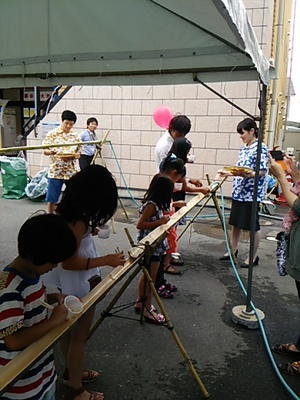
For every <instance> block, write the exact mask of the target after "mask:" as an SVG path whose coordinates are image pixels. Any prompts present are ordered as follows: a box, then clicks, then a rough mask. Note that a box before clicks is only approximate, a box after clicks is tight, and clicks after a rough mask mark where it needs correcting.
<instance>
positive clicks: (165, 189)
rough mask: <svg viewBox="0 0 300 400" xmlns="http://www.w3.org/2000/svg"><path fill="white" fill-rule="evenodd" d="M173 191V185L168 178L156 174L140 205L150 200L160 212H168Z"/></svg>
mask: <svg viewBox="0 0 300 400" xmlns="http://www.w3.org/2000/svg"><path fill="white" fill-rule="evenodd" d="M173 190H174V183H173V182H172V181H171V179H170V178H168V177H167V176H163V175H160V174H156V175H154V177H153V178H152V180H151V182H150V185H149V188H148V190H147V192H146V193H145V195H144V199H143V200H142V203H146V202H147V201H149V200H152V201H153V202H154V203H155V204H156V205H157V207H158V208H159V209H160V210H163V211H168V210H169V208H170V204H171V200H172V194H173Z"/></svg>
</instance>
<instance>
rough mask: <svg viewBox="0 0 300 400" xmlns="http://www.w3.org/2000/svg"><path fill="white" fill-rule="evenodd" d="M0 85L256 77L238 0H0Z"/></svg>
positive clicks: (258, 62)
mask: <svg viewBox="0 0 300 400" xmlns="http://www.w3.org/2000/svg"><path fill="white" fill-rule="evenodd" d="M0 35H1V36H0V37H1V38H2V40H1V46H0V88H12V87H32V86H40V87H44V86H56V85H70V86H71V85H143V84H147V85H148V84H174V83H180V84H183V83H192V82H193V81H194V80H195V78H196V77H197V78H198V79H200V80H202V81H205V82H214V81H231V80H232V81H237V80H257V79H259V77H260V78H261V80H262V81H263V82H264V83H265V84H268V83H269V79H270V77H269V63H268V61H267V59H266V58H265V57H264V55H263V53H262V51H261V49H260V47H259V45H258V43H257V40H256V37H255V34H254V32H253V29H252V27H251V25H250V23H249V21H248V18H247V15H246V10H245V8H244V5H243V2H242V1H241V0H72V1H70V0H26V1H24V0H1V4H0Z"/></svg>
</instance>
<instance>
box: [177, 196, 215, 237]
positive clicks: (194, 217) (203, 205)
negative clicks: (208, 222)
mask: <svg viewBox="0 0 300 400" xmlns="http://www.w3.org/2000/svg"><path fill="white" fill-rule="evenodd" d="M211 196H212V195H210V196H209V197H207V198H206V200H205V202H204V203H203V204H202V205H201V207H200V208H199V210H198V211H197V212H196V213H195V215H193V218H192V219H191V220H190V221H189V222H188V223H187V224H186V226H185V227H184V229H183V230H182V231H181V232H180V235H178V237H177V240H179V239H180V238H181V236H182V235H183V234H184V233H185V232H186V231H187V229H188V228H189V227H190V225H191V224H192V223H193V222H194V221H195V219H196V218H197V217H198V215H199V214H200V213H201V211H202V210H203V208H204V207H205V206H206V204H207V203H208V202H209V200H210V199H211Z"/></svg>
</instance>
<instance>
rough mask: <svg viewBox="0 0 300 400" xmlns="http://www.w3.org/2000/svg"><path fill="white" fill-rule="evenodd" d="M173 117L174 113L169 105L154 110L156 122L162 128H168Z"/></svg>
mask: <svg viewBox="0 0 300 400" xmlns="http://www.w3.org/2000/svg"><path fill="white" fill-rule="evenodd" d="M172 118H173V113H172V111H171V109H170V108H169V107H166V106H158V107H156V109H155V110H154V112H153V119H154V121H155V123H156V124H157V125H158V126H160V127H161V128H164V129H167V128H168V127H169V124H170V121H171V119H172Z"/></svg>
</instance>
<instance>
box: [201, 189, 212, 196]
mask: <svg viewBox="0 0 300 400" xmlns="http://www.w3.org/2000/svg"><path fill="white" fill-rule="evenodd" d="M199 192H200V193H203V194H204V195H205V196H206V195H207V193H209V192H210V188H209V187H204V188H201V189H200V190H199Z"/></svg>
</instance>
